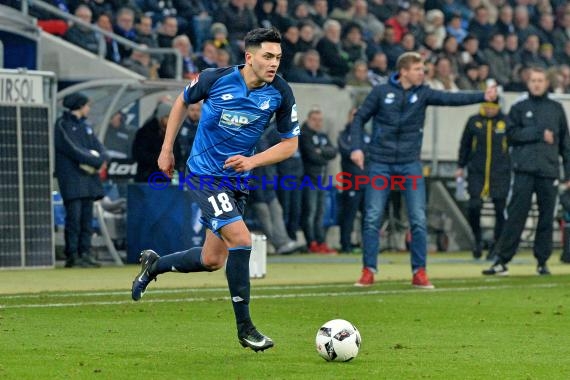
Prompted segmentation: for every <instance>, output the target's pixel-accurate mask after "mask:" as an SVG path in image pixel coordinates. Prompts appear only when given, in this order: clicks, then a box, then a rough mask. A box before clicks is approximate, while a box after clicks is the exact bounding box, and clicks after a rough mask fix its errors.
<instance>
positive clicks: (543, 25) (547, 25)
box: [538, 13, 556, 46]
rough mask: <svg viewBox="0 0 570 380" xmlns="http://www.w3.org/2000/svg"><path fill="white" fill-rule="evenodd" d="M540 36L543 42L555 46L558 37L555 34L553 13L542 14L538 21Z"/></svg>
mask: <svg viewBox="0 0 570 380" xmlns="http://www.w3.org/2000/svg"><path fill="white" fill-rule="evenodd" d="M538 37H539V38H540V43H541V44H546V43H548V44H551V45H552V46H554V44H555V43H556V37H555V36H554V15H552V13H543V14H541V15H540V20H539V23H538Z"/></svg>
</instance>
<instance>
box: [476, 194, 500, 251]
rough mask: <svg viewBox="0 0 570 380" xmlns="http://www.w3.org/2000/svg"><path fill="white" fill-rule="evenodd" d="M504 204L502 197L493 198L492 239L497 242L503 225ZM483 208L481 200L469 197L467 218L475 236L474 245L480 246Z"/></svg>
mask: <svg viewBox="0 0 570 380" xmlns="http://www.w3.org/2000/svg"><path fill="white" fill-rule="evenodd" d="M505 204H506V199H504V198H493V205H494V206H495V228H494V231H493V241H494V242H497V240H499V237H500V236H501V232H502V231H503V226H504V225H505ZM482 208H483V200H482V199H481V198H478V197H474V196H473V197H471V198H470V199H469V206H468V219H469V225H470V226H471V231H473V236H474V237H475V247H474V248H482V247H481V243H482V242H481V240H482V237H481V209H482Z"/></svg>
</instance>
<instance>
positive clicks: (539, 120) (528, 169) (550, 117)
mask: <svg viewBox="0 0 570 380" xmlns="http://www.w3.org/2000/svg"><path fill="white" fill-rule="evenodd" d="M545 129H549V130H551V131H552V132H553V133H554V144H552V145H551V144H547V143H546V142H545V141H544V130H545ZM507 136H508V139H509V144H510V145H511V146H512V147H513V149H512V152H511V158H512V162H513V169H514V171H515V172H524V173H530V174H534V175H536V176H539V177H546V178H558V177H559V176H560V162H559V158H558V156H562V160H563V162H564V177H565V179H567V180H568V179H570V136H569V134H568V124H567V121H566V114H565V113H564V109H563V108H562V105H561V104H560V103H558V102H556V101H554V100H551V99H549V98H548V96H547V95H544V96H540V97H536V96H532V95H530V96H529V97H528V98H527V99H524V100H522V101H520V102H518V103H516V104H514V105H513V106H512V107H511V110H510V112H509V118H508V122H507Z"/></svg>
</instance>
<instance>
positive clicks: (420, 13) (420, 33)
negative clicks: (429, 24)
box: [408, 2, 426, 41]
mask: <svg viewBox="0 0 570 380" xmlns="http://www.w3.org/2000/svg"><path fill="white" fill-rule="evenodd" d="M408 12H410V22H409V23H408V31H409V32H410V33H412V34H413V35H414V38H415V39H416V41H423V40H424V37H425V35H426V32H425V30H424V23H425V16H426V14H425V10H424V7H423V5H422V4H420V3H417V2H413V3H411V4H410V7H409V8H408Z"/></svg>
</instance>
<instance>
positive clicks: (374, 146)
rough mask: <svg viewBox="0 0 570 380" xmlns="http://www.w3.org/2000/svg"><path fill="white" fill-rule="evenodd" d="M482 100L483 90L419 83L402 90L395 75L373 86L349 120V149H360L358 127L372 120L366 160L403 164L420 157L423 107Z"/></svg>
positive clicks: (483, 97)
mask: <svg viewBox="0 0 570 380" xmlns="http://www.w3.org/2000/svg"><path fill="white" fill-rule="evenodd" d="M484 100H485V96H484V93H483V92H454V93H452V92H445V91H438V90H433V89H431V88H430V87H429V86H426V85H420V86H417V87H412V88H410V89H408V90H404V88H403V87H402V86H401V84H400V81H399V80H398V77H397V76H396V75H392V76H391V77H390V80H389V81H388V83H386V84H382V85H379V86H376V87H374V88H373V89H372V91H371V92H370V94H368V96H367V97H366V99H365V100H364V103H363V104H362V106H361V107H360V108H359V110H358V112H357V113H356V115H355V116H354V120H353V122H352V150H357V149H362V129H363V126H364V124H366V122H367V121H368V120H369V119H370V118H371V117H373V118H374V119H373V120H372V141H371V142H370V145H369V146H368V154H367V157H366V159H367V160H369V161H371V162H381V163H388V164H403V163H409V162H414V161H417V160H419V159H420V153H421V148H422V139H423V129H424V120H425V114H426V108H427V107H428V106H430V105H439V106H462V105H467V104H473V103H480V102H483V101H484Z"/></svg>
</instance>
